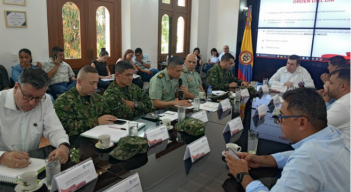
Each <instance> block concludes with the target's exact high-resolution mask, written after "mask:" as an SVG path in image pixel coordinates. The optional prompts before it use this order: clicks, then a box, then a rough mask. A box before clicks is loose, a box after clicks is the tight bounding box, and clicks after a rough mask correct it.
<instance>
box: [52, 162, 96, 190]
mask: <svg viewBox="0 0 351 192" xmlns="http://www.w3.org/2000/svg"><path fill="white" fill-rule="evenodd" d="M96 177H97V175H96V171H95V167H94V163H93V161H92V160H91V158H89V159H87V160H86V161H83V162H81V163H79V164H77V165H75V166H73V167H71V168H69V169H67V170H65V171H63V172H61V173H59V174H58V175H56V176H55V177H54V179H53V181H52V187H51V191H57V190H58V191H59V192H61V191H76V190H77V189H79V188H81V187H83V186H84V185H86V184H87V183H89V182H90V181H92V180H94V179H95V178H96Z"/></svg>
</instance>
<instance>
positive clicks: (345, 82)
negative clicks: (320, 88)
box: [324, 68, 350, 139]
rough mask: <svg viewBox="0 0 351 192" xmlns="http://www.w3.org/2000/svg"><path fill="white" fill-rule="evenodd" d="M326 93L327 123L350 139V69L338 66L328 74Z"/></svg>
mask: <svg viewBox="0 0 351 192" xmlns="http://www.w3.org/2000/svg"><path fill="white" fill-rule="evenodd" d="M326 90H327V92H328V94H327V95H325V96H324V101H326V102H329V101H330V99H335V102H334V103H333V104H331V106H330V108H329V110H328V111H327V114H328V124H329V125H332V126H334V127H335V128H337V129H339V130H340V131H341V132H342V133H344V134H345V135H346V136H347V138H349V139H350V69H347V68H340V69H337V70H335V71H333V72H332V73H331V74H330V79H329V83H328V81H327V83H326Z"/></svg>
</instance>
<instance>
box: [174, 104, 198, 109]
mask: <svg viewBox="0 0 351 192" xmlns="http://www.w3.org/2000/svg"><path fill="white" fill-rule="evenodd" d="M174 106H176V107H178V108H179V107H183V108H184V109H193V108H194V105H192V106H189V107H185V106H180V105H174Z"/></svg>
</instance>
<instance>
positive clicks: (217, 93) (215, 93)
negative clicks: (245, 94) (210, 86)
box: [212, 91, 227, 95]
mask: <svg viewBox="0 0 351 192" xmlns="http://www.w3.org/2000/svg"><path fill="white" fill-rule="evenodd" d="M225 93H227V92H226V91H212V95H223V94H225Z"/></svg>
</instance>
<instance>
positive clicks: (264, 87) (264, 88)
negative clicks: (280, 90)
mask: <svg viewBox="0 0 351 192" xmlns="http://www.w3.org/2000/svg"><path fill="white" fill-rule="evenodd" d="M259 91H260V92H263V93H268V92H269V88H268V85H262V86H261V87H260V90H259Z"/></svg>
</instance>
